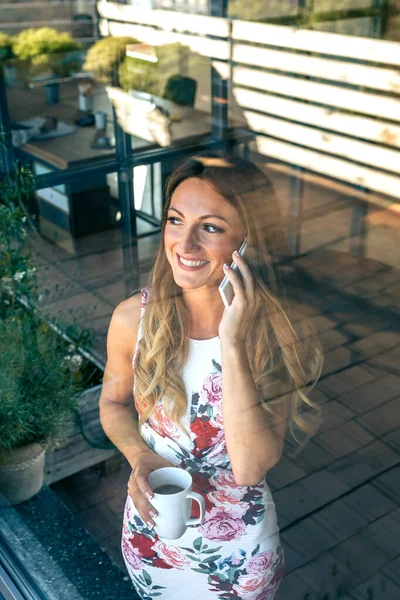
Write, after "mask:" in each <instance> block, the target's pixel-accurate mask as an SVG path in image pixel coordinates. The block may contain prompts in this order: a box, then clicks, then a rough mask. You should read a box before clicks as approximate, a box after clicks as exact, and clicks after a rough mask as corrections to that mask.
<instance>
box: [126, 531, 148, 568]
mask: <svg viewBox="0 0 400 600" xmlns="http://www.w3.org/2000/svg"><path fill="white" fill-rule="evenodd" d="M122 554H123V555H124V557H125V560H126V562H127V563H128V564H129V566H130V567H132V569H135V570H139V569H143V567H144V564H143V562H142V557H141V554H140V552H139V550H138V548H134V547H132V545H131V544H130V543H129V541H128V540H127V539H126V538H123V539H122Z"/></svg>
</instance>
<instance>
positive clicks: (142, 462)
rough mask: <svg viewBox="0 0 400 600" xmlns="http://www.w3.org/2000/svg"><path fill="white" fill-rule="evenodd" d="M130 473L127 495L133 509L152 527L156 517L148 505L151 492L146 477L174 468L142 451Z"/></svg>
mask: <svg viewBox="0 0 400 600" xmlns="http://www.w3.org/2000/svg"><path fill="white" fill-rule="evenodd" d="M131 466H132V473H131V476H130V477H129V481H128V494H129V496H130V497H131V498H132V500H133V502H134V504H135V507H136V509H137V511H138V513H139V515H140V516H141V518H142V519H143V521H144V522H145V523H146V524H147V526H148V527H150V528H152V527H154V521H153V518H154V517H155V516H156V515H157V512H156V510H155V508H153V506H152V505H151V503H150V500H151V498H152V497H153V490H152V489H151V487H150V486H149V483H148V481H147V478H148V476H149V475H150V473H151V472H152V471H155V470H156V469H162V468H163V467H174V466H175V465H173V464H171V463H170V462H168V461H167V460H165V459H164V458H162V457H161V456H158V454H156V453H155V452H153V451H152V450H142V451H141V452H140V453H139V454H138V455H137V456H135V461H134V463H133V464H132V462H131Z"/></svg>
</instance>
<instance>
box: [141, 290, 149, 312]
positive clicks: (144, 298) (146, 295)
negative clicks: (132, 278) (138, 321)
mask: <svg viewBox="0 0 400 600" xmlns="http://www.w3.org/2000/svg"><path fill="white" fill-rule="evenodd" d="M141 292H142V306H141V309H140V318H142V317H143V315H144V311H145V309H146V304H147V301H148V299H149V296H150V290H149V288H142V290H141Z"/></svg>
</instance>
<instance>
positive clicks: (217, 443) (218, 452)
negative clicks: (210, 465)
mask: <svg viewBox="0 0 400 600" xmlns="http://www.w3.org/2000/svg"><path fill="white" fill-rule="evenodd" d="M211 422H212V420H211V419H210V423H211ZM211 446H212V450H211V451H210V452H209V453H208V458H216V457H217V456H225V454H227V452H228V451H227V449H226V440H225V433H224V430H223V429H220V430H219V431H218V434H217V435H216V436H215V437H213V438H212V439H211Z"/></svg>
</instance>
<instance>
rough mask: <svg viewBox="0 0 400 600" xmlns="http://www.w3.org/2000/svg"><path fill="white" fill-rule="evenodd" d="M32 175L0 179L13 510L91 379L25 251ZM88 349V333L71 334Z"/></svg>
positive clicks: (7, 498) (3, 500) (5, 450)
mask: <svg viewBox="0 0 400 600" xmlns="http://www.w3.org/2000/svg"><path fill="white" fill-rule="evenodd" d="M32 182H33V173H32V171H31V169H30V168H28V167H22V166H20V165H16V171H15V173H14V175H13V176H1V175H0V198H1V201H0V357H1V358H0V398H1V401H0V505H7V504H18V503H20V502H23V501H25V500H28V499H29V498H30V497H32V496H33V495H34V494H36V493H37V492H38V491H39V490H40V488H41V487H42V484H43V467H44V454H45V450H46V449H51V448H54V447H55V446H56V445H57V444H58V443H60V442H62V441H63V439H64V428H65V425H66V423H68V421H69V420H70V419H71V415H72V413H73V411H74V410H75V409H76V407H77V397H78V394H80V393H81V392H82V391H83V390H84V389H85V388H86V387H87V382H88V379H89V378H90V372H89V371H86V372H85V371H84V370H83V369H82V363H83V359H82V356H81V354H80V352H79V350H77V348H76V346H75V345H69V344H68V343H66V341H65V339H64V338H63V337H62V336H60V335H59V334H58V333H56V332H55V331H54V326H52V325H51V323H48V322H46V321H44V318H43V315H42V314H41V313H40V312H39V311H38V309H37V308H36V306H35V303H36V301H37V299H38V295H39V290H38V283H37V277H36V272H35V269H34V267H33V264H32V257H31V254H30V252H29V250H28V247H27V240H28V234H27V231H26V226H25V223H26V219H27V215H26V213H25V211H24V210H23V209H22V207H23V199H24V197H25V196H26V195H28V194H29V193H30V191H31V189H32ZM76 341H77V346H78V347H79V346H85V345H86V346H87V343H88V341H89V340H88V332H86V331H82V332H81V333H78V335H77V339H76Z"/></svg>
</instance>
